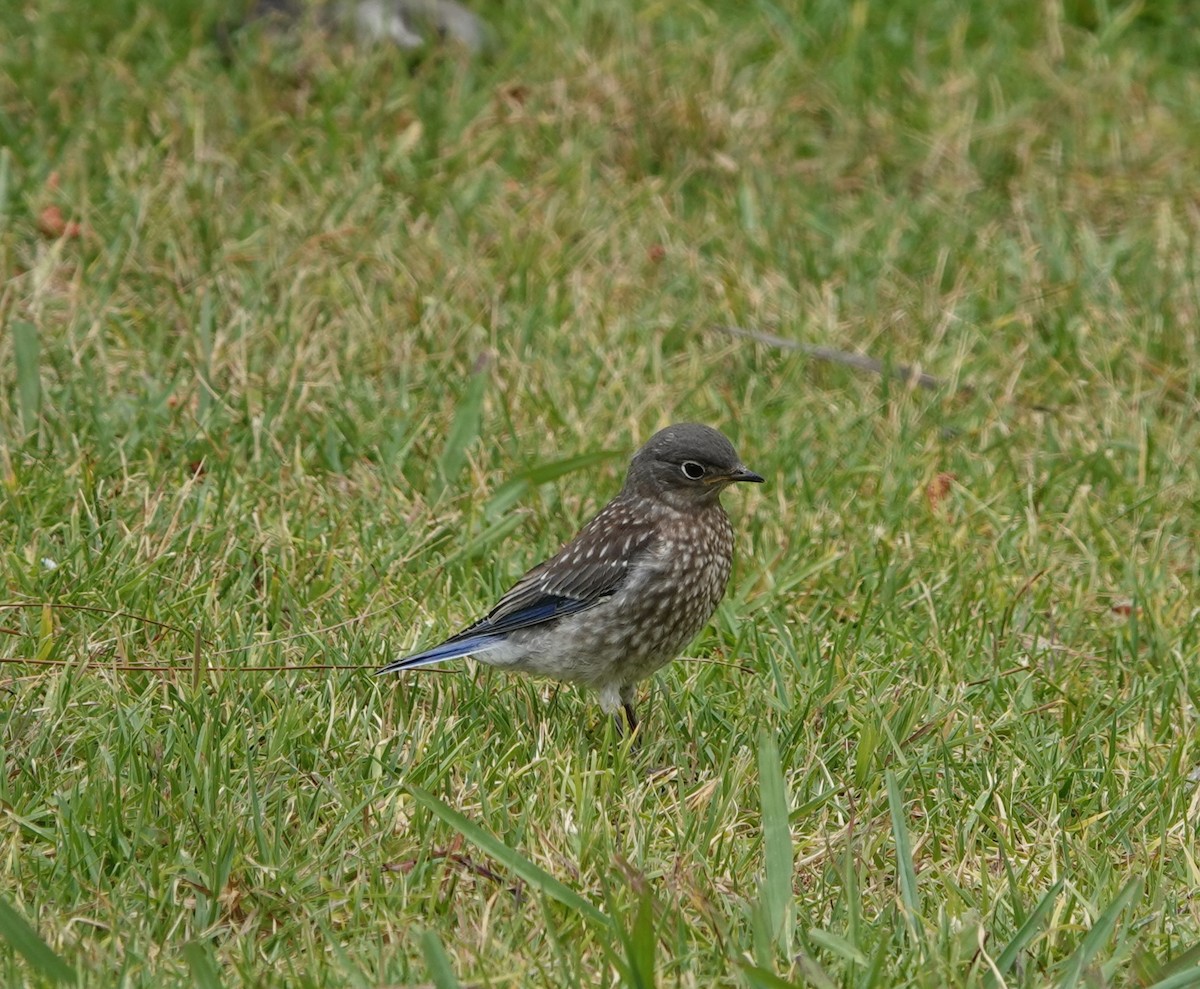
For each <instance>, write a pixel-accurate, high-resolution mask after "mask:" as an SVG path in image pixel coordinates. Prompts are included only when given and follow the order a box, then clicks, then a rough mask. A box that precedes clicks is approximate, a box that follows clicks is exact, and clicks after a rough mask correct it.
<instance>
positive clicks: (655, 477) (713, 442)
mask: <svg viewBox="0 0 1200 989" xmlns="http://www.w3.org/2000/svg"><path fill="white" fill-rule="evenodd" d="M737 481H752V482H754V483H757V484H761V483H762V481H763V478H762V477H760V476H759V475H758V474H755V473H754V471H752V470H750V469H749V468H747V467H746V466H744V465H743V464H742V462H741V460H740V459H739V458H738V455H737V451H736V450H734V448H733V444H732V443H730V442H729V440H727V439H726V438H725V437H724V436H722V435H721V434H720V433H718V432H717V431H716V430H715V429H713V428H711V427H710V426H704V425H701V424H700V423H696V422H681V423H676V424H675V425H674V426H668V427H667V428H666V429H661V430H659V431H658V432H657V433H655V434H654V435H653V436H651V437H650V439H649V440H647V441H646V444H645V446H643V447H642V448H641V449H640V450H638V452H637V453H636V454H635V455H634V458H633V461H632V462H631V463H630V465H629V474H628V476H627V477H626V479H625V488H626V490H627V491H632V492H634V493H636V494H639V495H642V496H649V497H653V498H658V499H659V500H661V501H664V502H666V503H667V504H668V505H670V506H672V507H673V508H677V509H687V508H695V507H702V506H706V505H710V504H712V503H713V502H715V501H716V500H717V498H719V497H720V494H721V492H722V491H724V490H725V488H727V487H728V486H729V485H730V484H734V483H736V482H737Z"/></svg>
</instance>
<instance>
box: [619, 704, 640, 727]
mask: <svg viewBox="0 0 1200 989" xmlns="http://www.w3.org/2000/svg"><path fill="white" fill-rule="evenodd" d="M621 707H622V708H623V709H624V711H625V722H626V723H627V724H628V725H629V734H630V735H632V734H633V733H634V732H635V731H637V726H638V719H637V715H636V714H634V713H633V705H632V704H630V703H629V702H628V701H626V702H625V703H624V704H622V705H621Z"/></svg>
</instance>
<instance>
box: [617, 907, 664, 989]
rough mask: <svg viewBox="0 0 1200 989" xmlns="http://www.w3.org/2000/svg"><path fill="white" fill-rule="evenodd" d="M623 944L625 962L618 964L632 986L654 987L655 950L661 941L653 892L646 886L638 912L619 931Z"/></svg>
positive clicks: (633, 987) (645, 988) (634, 987)
mask: <svg viewBox="0 0 1200 989" xmlns="http://www.w3.org/2000/svg"><path fill="white" fill-rule="evenodd" d="M620 938H621V944H622V946H623V947H624V948H625V959H624V964H621V963H620V959H619V958H618V959H615V960H616V961H617V962H618V968H619V969H620V970H621V975H622V977H623V978H624V980H625V983H626V985H627V986H628V987H629V989H654V986H655V984H656V983H655V974H654V952H655V946H656V945H657V943H658V929H657V927H656V926H655V923H654V896H653V894H652V893H651V892H650V889H649V888H648V887H647V888H646V889H643V890H642V892H641V895H640V896H639V897H638V907H637V913H636V914H635V915H634V918H633V924H632V926H631V927H630V929H629V930H621V931H620Z"/></svg>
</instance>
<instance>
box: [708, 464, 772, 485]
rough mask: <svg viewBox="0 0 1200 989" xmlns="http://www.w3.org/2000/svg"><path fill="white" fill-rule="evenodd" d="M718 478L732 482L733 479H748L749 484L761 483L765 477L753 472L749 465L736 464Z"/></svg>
mask: <svg viewBox="0 0 1200 989" xmlns="http://www.w3.org/2000/svg"><path fill="white" fill-rule="evenodd" d="M718 480H721V481H725V482H727V483H732V482H734V481H749V482H750V483H751V484H762V483H763V482H764V481H765V480H766V478H765V477H763V476H761V475H760V474H755V473H754V471H752V470H750V468H749V467H743V466H742V465H741V464H738V465H737V466H736V467H735V468H733V470H731V471H730V472H729V473H728V474H726V475H725V476H724V477H722V478H718Z"/></svg>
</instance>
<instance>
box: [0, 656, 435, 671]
mask: <svg viewBox="0 0 1200 989" xmlns="http://www.w3.org/2000/svg"><path fill="white" fill-rule="evenodd" d="M3 663H17V664H20V665H23V666H78V665H80V664H79V663H77V662H75V661H74V660H69V659H23V658H21V657H20V656H0V664H3ZM87 665H89V666H94V667H97V668H98V669H104V670H118V671H120V672H122V673H190V672H191V671H192V666H191V663H190V662H189V663H188V665H187V666H150V665H143V664H140V663H105V662H102V661H93V662H89V663H88V664H87ZM373 669H376V666H375V664H373V663H371V664H363V663H303V664H300V663H288V664H287V665H285V666H206V667H204V672H205V673H289V672H293V671H305V670H373ZM430 672H434V673H448V672H450V671H449V670H432V671H430Z"/></svg>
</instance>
